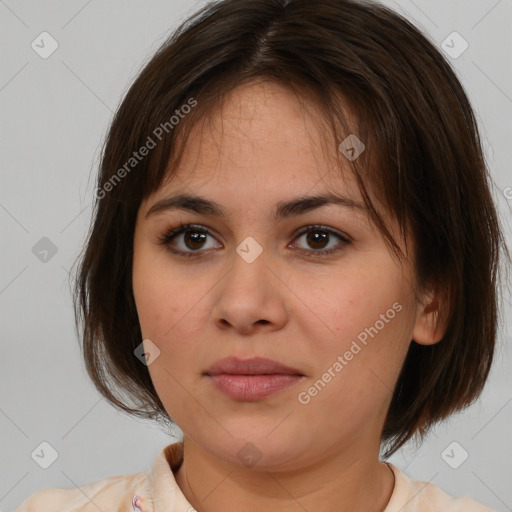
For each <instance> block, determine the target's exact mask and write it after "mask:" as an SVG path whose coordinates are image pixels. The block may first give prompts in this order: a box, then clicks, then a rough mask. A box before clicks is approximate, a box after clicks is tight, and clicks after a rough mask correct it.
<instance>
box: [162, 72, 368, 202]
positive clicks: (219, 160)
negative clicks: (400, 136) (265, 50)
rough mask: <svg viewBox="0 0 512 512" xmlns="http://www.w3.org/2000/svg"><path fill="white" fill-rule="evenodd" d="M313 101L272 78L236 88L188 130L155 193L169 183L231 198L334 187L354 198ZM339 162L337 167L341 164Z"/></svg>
mask: <svg viewBox="0 0 512 512" xmlns="http://www.w3.org/2000/svg"><path fill="white" fill-rule="evenodd" d="M336 148H337V143H336V141H335V140H334V137H333V133H332V130H331V128H330V127H328V126H327V123H326V120H325V119H324V118H323V117H322V115H321V114H320V112H319V110H318V108H317V106H316V105H315V104H314V103H313V102H312V101H310V100H308V99H307V98H305V97H297V95H296V94H295V93H294V92H293V91H291V90H289V89H288V88H286V87H284V86H281V85H279V84H276V83H273V82H261V83H251V84H245V85H242V86H239V87H237V88H235V89H234V90H232V91H231V92H230V93H229V94H227V95H226V96H225V97H224V98H223V100H222V102H221V103H220V104H219V106H218V107H217V108H215V109H213V110H212V112H211V113H210V115H208V116H207V117H204V118H203V119H200V120H199V121H198V122H197V123H196V124H195V125H194V126H193V127H192V129H191V131H190V134H189V136H188V138H187V141H186V144H185V147H184V152H183V156H182V158H181V161H180V163H179V165H178V166H177V167H176V168H174V169H169V170H168V172H169V174H168V179H167V180H165V181H164V183H163V185H162V187H161V189H160V190H159V191H157V195H161V194H163V193H165V192H166V191H168V190H170V189H173V184H174V186H179V185H180V186H183V185H184V184H186V186H187V187H190V188H192V189H193V190H194V191H195V192H196V193H198V192H199V191H200V190H206V189H207V190H209V191H215V192H216V193H217V194H218V197H222V196H225V197H226V199H228V198H230V196H231V195H232V194H233V193H240V191H244V192H245V193H246V194H247V195H251V194H252V195H253V196H258V197H260V198H261V197H267V198H277V197H278V196H279V195H282V194H283V193H285V192H288V193H290V194H293V193H295V194H299V193H300V194H305V193H307V192H309V191H311V192H315V193H317V192H323V191H326V190H333V191H337V192H343V193H344V194H345V195H347V194H351V195H352V196H353V197H354V198H357V197H359V191H358V189H357V187H356V183H355V180H354V177H353V174H352V172H351V170H350V169H349V167H348V165H346V164H347V162H346V163H345V165H344V162H343V159H344V157H341V158H338V155H336ZM340 163H341V165H340Z"/></svg>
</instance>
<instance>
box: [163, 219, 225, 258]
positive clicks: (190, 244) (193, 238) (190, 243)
mask: <svg viewBox="0 0 512 512" xmlns="http://www.w3.org/2000/svg"><path fill="white" fill-rule="evenodd" d="M208 238H212V239H214V238H213V235H212V234H211V233H210V232H209V231H208V229H206V228H204V227H201V226H194V225H192V224H186V225H183V224H182V225H180V226H179V227H178V228H176V229H172V230H170V231H168V232H167V233H166V234H165V235H164V236H163V237H161V238H160V240H159V243H160V244H161V245H165V246H166V247H167V248H168V249H169V251H170V252H172V253H174V254H178V255H180V256H196V255H197V256H199V255H201V253H203V252H206V251H207V250H208V249H212V248H221V247H222V245H221V244H217V245H213V246H210V247H208V246H207V243H208Z"/></svg>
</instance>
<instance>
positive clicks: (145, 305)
mask: <svg viewBox="0 0 512 512" xmlns="http://www.w3.org/2000/svg"><path fill="white" fill-rule="evenodd" d="M210 288H211V284H209V283H208V282H207V280H206V279H205V278H201V279H198V278H197V276H195V277H194V275H191V273H190V271H188V270H187V269H186V268H185V267H183V266H177V265H174V266H173V265H170V264H169V261H168V258H167V256H166V255H165V254H159V255H158V256H157V257H154V256H151V254H150V252H149V251H146V253H144V254H142V253H141V254H140V256H139V257H136V258H134V265H133V293H134V297H135V303H136V306H137V313H138V316H139V322H140V325H141V330H142V335H143V336H144V337H145V338H150V339H154V340H155V342H156V343H159V342H160V343H163V342H164V340H165V339H166V338H168V337H176V336H180V334H182V333H180V332H179V331H180V330H181V331H183V330H185V328H186V331H187V332H188V333H190V330H191V328H192V330H193V329H194V328H198V327H199V325H200V322H201V320H200V318H202V317H203V316H204V314H205V305H204V304H205V302H206V299H207V297H206V296H207V293H208V290H209V289H210Z"/></svg>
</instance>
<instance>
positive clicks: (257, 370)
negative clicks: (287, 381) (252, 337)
mask: <svg viewBox="0 0 512 512" xmlns="http://www.w3.org/2000/svg"><path fill="white" fill-rule="evenodd" d="M205 374H206V375H220V374H227V375H300V376H303V375H304V374H303V373H302V372H301V371H300V370H297V369H296V368H291V367H289V366H285V365H284V364H281V363H279V362H277V361H274V360H272V359H267V358H265V357H253V358H251V359H245V360H243V359H239V358H237V357H226V358H224V359H221V360H219V361H217V362H216V363H215V364H213V365H212V366H211V367H210V368H209V369H208V370H206V372H205Z"/></svg>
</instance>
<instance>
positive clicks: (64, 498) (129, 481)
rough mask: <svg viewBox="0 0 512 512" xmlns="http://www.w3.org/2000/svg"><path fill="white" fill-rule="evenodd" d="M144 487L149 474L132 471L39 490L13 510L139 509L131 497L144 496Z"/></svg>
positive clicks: (86, 511) (93, 511) (94, 511)
mask: <svg viewBox="0 0 512 512" xmlns="http://www.w3.org/2000/svg"><path fill="white" fill-rule="evenodd" d="M147 486H148V474H146V473H132V474H129V475H118V476H111V477H107V478H103V479H101V480H98V481H96V482H92V483H90V484H87V485H83V486H81V487H75V488H73V489H41V490H39V491H36V492H35V493H33V494H31V495H30V496H29V497H28V498H26V499H25V500H24V501H23V503H22V504H21V505H20V506H19V507H18V508H17V509H16V512H36V511H37V512H68V511H69V512H98V510H110V511H115V510H123V511H130V512H131V511H133V510H135V511H137V512H138V510H141V509H140V508H139V509H138V508H136V507H135V506H133V498H134V497H135V496H137V495H138V493H140V494H142V495H147ZM144 510H146V509H144ZM147 510H151V509H150V508H148V509H147Z"/></svg>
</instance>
